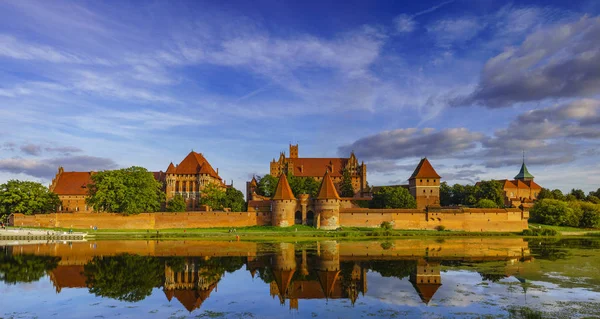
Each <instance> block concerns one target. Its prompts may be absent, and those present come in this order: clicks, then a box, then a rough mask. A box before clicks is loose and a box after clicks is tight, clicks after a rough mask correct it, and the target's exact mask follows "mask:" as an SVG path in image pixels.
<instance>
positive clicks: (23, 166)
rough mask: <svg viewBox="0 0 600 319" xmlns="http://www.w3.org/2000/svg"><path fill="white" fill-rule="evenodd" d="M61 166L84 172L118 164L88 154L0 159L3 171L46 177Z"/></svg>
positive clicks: (114, 166) (50, 175)
mask: <svg viewBox="0 0 600 319" xmlns="http://www.w3.org/2000/svg"><path fill="white" fill-rule="evenodd" d="M59 166H63V167H64V168H65V170H67V171H83V172H85V171H100V170H107V169H115V168H117V164H116V163H115V162H114V161H113V160H111V159H109V158H102V157H95V156H86V155H81V156H69V157H57V158H50V159H27V158H20V157H13V158H4V159H0V171H1V172H8V173H13V174H26V175H29V176H33V177H38V178H44V179H50V178H52V177H54V175H55V174H56V172H57V168H58V167H59Z"/></svg>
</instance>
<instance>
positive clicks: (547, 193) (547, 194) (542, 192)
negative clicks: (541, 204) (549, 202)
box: [536, 188, 554, 200]
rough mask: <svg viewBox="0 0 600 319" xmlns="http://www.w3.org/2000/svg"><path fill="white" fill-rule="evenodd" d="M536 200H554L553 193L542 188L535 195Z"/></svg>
mask: <svg viewBox="0 0 600 319" xmlns="http://www.w3.org/2000/svg"><path fill="white" fill-rule="evenodd" d="M536 198H537V199H538V200H542V199H545V198H548V199H554V193H552V191H551V190H549V189H547V188H542V189H541V190H540V192H539V193H538V194H537V197H536Z"/></svg>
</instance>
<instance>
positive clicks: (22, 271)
mask: <svg viewBox="0 0 600 319" xmlns="http://www.w3.org/2000/svg"><path fill="white" fill-rule="evenodd" d="M59 261H60V257H52V256H36V255H10V254H2V255H0V281H1V282H5V283H7V284H16V283H19V282H35V281H38V280H40V278H42V277H43V276H44V275H45V274H46V272H47V271H50V270H53V269H54V268H56V266H58V262H59Z"/></svg>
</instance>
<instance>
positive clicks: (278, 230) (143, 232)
mask: <svg viewBox="0 0 600 319" xmlns="http://www.w3.org/2000/svg"><path fill="white" fill-rule="evenodd" d="M29 228H35V227H29ZM231 229H235V232H230V230H231ZM53 230H56V231H68V230H69V229H68V228H53ZM73 231H77V232H87V233H88V238H94V239H185V238H202V239H210V238H215V239H234V238H235V236H236V235H237V236H240V240H262V239H269V240H273V239H277V238H294V239H295V240H299V239H314V238H338V239H361V238H393V237H489V236H518V235H519V234H518V233H510V232H467V231H436V230H390V229H384V228H367V227H343V228H341V229H338V230H322V229H315V228H314V227H310V226H303V225H296V226H290V227H274V226H249V227H237V228H229V227H217V228H187V229H161V230H147V229H98V230H97V231H92V230H90V229H73Z"/></svg>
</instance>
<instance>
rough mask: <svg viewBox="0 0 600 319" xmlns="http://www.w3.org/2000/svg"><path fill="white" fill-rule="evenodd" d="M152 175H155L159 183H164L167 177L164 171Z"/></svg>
mask: <svg viewBox="0 0 600 319" xmlns="http://www.w3.org/2000/svg"><path fill="white" fill-rule="evenodd" d="M152 175H154V179H155V180H156V181H158V182H164V181H165V179H166V176H167V175H166V173H164V172H163V171H160V172H152Z"/></svg>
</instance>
